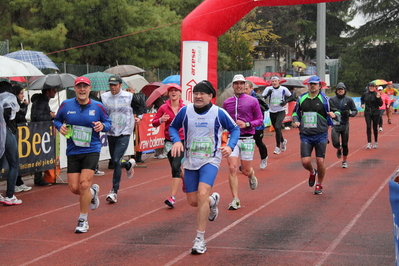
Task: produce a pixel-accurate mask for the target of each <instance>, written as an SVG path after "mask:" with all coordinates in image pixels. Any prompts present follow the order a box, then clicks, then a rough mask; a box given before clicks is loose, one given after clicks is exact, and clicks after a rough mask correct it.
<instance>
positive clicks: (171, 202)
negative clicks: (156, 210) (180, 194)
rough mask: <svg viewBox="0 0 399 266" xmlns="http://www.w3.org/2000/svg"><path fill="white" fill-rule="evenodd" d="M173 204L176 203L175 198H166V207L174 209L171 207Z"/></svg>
mask: <svg viewBox="0 0 399 266" xmlns="http://www.w3.org/2000/svg"><path fill="white" fill-rule="evenodd" d="M175 202H176V198H175V197H173V196H170V197H169V198H167V199H166V200H165V204H166V205H168V206H169V207H170V208H171V209H173V208H174V206H173V205H174V204H175Z"/></svg>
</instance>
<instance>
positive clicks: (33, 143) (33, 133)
mask: <svg viewBox="0 0 399 266" xmlns="http://www.w3.org/2000/svg"><path fill="white" fill-rule="evenodd" d="M54 133H55V132H54V128H53V122H51V121H47V122H31V123H27V124H26V125H24V126H19V127H18V136H17V142H18V153H19V174H20V175H24V174H29V173H35V172H39V171H44V170H48V169H54V168H55V165H54V164H55V161H56V148H55V135H54ZM15 148H17V147H15ZM6 162H7V160H4V164H3V165H2V168H1V169H0V177H2V178H4V177H6V175H7V173H8V165H7V163H6Z"/></svg>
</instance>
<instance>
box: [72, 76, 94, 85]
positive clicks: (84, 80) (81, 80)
mask: <svg viewBox="0 0 399 266" xmlns="http://www.w3.org/2000/svg"><path fill="white" fill-rule="evenodd" d="M79 83H84V84H87V85H89V86H91V83H90V79H89V78H88V77H78V78H76V79H75V86H76V85H78V84H79Z"/></svg>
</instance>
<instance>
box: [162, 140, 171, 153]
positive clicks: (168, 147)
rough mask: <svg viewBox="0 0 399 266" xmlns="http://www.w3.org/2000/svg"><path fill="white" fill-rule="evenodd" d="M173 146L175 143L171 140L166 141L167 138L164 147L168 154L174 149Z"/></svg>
mask: <svg viewBox="0 0 399 266" xmlns="http://www.w3.org/2000/svg"><path fill="white" fill-rule="evenodd" d="M172 146H173V143H172V142H171V141H166V140H165V143H164V146H163V149H164V151H165V153H166V154H167V153H168V152H169V151H170V150H171V149H172Z"/></svg>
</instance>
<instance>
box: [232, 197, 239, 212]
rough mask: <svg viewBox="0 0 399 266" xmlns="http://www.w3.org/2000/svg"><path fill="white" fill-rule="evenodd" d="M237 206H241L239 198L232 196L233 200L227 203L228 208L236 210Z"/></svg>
mask: <svg viewBox="0 0 399 266" xmlns="http://www.w3.org/2000/svg"><path fill="white" fill-rule="evenodd" d="M239 208H241V204H240V200H239V199H238V198H234V199H233V201H232V202H230V203H229V210H237V209H239Z"/></svg>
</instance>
